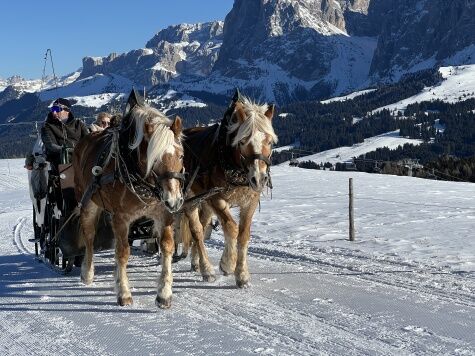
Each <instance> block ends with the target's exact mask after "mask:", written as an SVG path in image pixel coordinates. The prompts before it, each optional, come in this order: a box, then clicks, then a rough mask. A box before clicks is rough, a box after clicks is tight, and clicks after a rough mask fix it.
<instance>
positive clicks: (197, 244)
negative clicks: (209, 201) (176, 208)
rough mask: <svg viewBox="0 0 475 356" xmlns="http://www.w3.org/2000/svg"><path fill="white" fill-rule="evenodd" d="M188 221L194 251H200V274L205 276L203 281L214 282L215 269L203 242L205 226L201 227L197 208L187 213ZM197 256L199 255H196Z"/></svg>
mask: <svg viewBox="0 0 475 356" xmlns="http://www.w3.org/2000/svg"><path fill="white" fill-rule="evenodd" d="M187 216H188V221H189V224H190V231H191V236H192V237H193V249H195V248H196V249H197V250H198V254H199V258H200V262H199V264H200V272H201V275H202V276H203V281H205V282H214V281H215V280H216V277H215V275H214V268H213V266H212V265H211V263H209V259H208V253H207V252H206V249H205V245H204V242H203V225H201V222H200V217H199V213H198V209H197V208H195V209H193V210H192V211H190V212H187ZM194 255H195V256H196V255H197V254H196V253H194Z"/></svg>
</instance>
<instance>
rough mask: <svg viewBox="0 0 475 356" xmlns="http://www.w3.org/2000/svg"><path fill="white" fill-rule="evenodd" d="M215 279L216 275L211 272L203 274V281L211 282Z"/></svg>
mask: <svg viewBox="0 0 475 356" xmlns="http://www.w3.org/2000/svg"><path fill="white" fill-rule="evenodd" d="M215 281H216V277H215V276H214V275H213V274H209V275H206V276H203V282H209V283H211V282H215Z"/></svg>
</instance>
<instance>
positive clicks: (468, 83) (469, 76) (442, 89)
mask: <svg viewBox="0 0 475 356" xmlns="http://www.w3.org/2000/svg"><path fill="white" fill-rule="evenodd" d="M439 72H440V73H441V75H442V77H443V78H444V79H443V81H442V82H441V83H440V85H437V86H433V87H427V88H424V90H423V91H422V92H421V93H419V94H417V95H414V96H412V97H410V98H407V99H404V100H401V101H399V102H397V103H394V104H391V105H387V106H384V107H381V108H378V109H376V110H374V111H373V112H379V111H381V110H383V109H387V110H389V111H391V112H393V113H394V112H397V111H402V112H404V110H405V109H406V107H407V105H409V104H414V103H420V102H422V101H433V100H442V101H445V102H448V103H454V102H457V101H462V100H467V99H471V98H475V64H472V65H465V66H450V67H441V68H440V69H439Z"/></svg>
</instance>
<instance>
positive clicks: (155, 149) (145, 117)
mask: <svg viewBox="0 0 475 356" xmlns="http://www.w3.org/2000/svg"><path fill="white" fill-rule="evenodd" d="M130 117H131V119H132V120H134V122H135V136H134V141H133V142H131V143H130V144H129V148H130V149H135V148H137V147H138V146H139V145H140V143H142V141H143V139H144V137H145V135H144V125H145V124H146V123H148V124H150V125H155V130H154V132H153V134H152V136H151V137H150V139H149V141H148V147H147V171H146V175H148V174H149V173H150V171H151V170H152V167H153V165H154V163H155V162H156V161H157V160H158V161H161V160H162V158H163V155H164V154H165V153H174V152H175V148H176V147H179V146H180V145H181V137H178V140H176V139H175V134H174V133H173V131H172V130H170V127H171V126H172V124H173V122H172V121H171V120H170V119H168V118H167V117H166V116H165V115H164V114H162V113H161V112H160V111H158V110H157V109H155V108H152V107H149V106H147V107H140V106H138V105H136V106H135V107H134V108H133V109H132V112H131V114H130Z"/></svg>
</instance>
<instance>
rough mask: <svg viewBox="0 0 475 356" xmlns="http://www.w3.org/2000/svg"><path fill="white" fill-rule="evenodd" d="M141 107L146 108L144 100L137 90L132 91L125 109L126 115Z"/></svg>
mask: <svg viewBox="0 0 475 356" xmlns="http://www.w3.org/2000/svg"><path fill="white" fill-rule="evenodd" d="M136 105H139V106H144V100H143V98H142V97H141V96H140V95H139V93H137V91H136V90H135V88H133V89H132V91H131V92H130V94H129V98H128V99H127V105H126V107H125V113H126V114H127V113H128V112H129V111H130V110H132V109H133V108H134V106H136Z"/></svg>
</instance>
